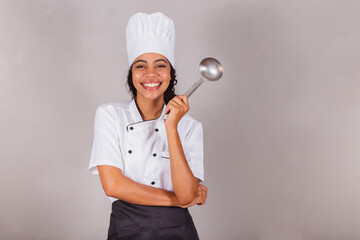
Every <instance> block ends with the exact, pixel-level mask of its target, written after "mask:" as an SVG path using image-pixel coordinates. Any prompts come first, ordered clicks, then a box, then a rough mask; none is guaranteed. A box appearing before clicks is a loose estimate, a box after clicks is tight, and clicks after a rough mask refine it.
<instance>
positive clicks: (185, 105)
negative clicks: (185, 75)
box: [165, 95, 190, 127]
mask: <svg viewBox="0 0 360 240" xmlns="http://www.w3.org/2000/svg"><path fill="white" fill-rule="evenodd" d="M189 109H190V107H189V102H188V99H187V96H186V95H180V96H175V97H174V98H173V99H171V100H170V101H169V102H168V104H167V105H166V109H165V114H168V115H169V116H170V118H169V119H168V118H166V122H167V126H168V127H170V126H171V127H173V126H177V124H178V122H179V121H180V119H181V118H182V117H183V116H184V115H185V114H186V113H187V112H188V111H189Z"/></svg>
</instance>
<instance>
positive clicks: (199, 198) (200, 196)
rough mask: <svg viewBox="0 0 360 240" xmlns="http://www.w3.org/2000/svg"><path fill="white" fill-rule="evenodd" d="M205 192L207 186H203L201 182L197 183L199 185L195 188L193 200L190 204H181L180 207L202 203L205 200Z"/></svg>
mask: <svg viewBox="0 0 360 240" xmlns="http://www.w3.org/2000/svg"><path fill="white" fill-rule="evenodd" d="M207 192H208V188H207V187H205V186H204V185H202V184H199V187H198V189H197V192H196V196H195V198H194V200H193V201H192V202H191V203H190V204H188V205H186V206H181V207H182V208H189V207H192V206H194V205H195V204H197V205H204V204H205V201H206V198H207Z"/></svg>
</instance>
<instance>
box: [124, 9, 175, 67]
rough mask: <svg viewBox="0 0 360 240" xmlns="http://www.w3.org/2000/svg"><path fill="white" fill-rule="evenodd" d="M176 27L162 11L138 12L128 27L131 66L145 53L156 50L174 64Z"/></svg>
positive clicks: (127, 36)
mask: <svg viewBox="0 0 360 240" xmlns="http://www.w3.org/2000/svg"><path fill="white" fill-rule="evenodd" d="M174 48H175V27H174V22H173V20H171V19H170V18H169V17H167V16H165V15H164V14H162V13H160V12H156V13H152V14H146V13H141V12H139V13H136V14H134V15H133V16H132V17H130V19H129V22H128V24H127V27H126V49H127V53H128V62H129V67H130V66H131V65H132V64H133V62H134V60H135V59H136V58H137V57H138V56H140V55H141V54H144V53H149V52H154V53H159V54H161V55H163V56H165V57H166V58H167V59H168V61H169V62H170V63H171V65H172V66H174V65H175V61H174Z"/></svg>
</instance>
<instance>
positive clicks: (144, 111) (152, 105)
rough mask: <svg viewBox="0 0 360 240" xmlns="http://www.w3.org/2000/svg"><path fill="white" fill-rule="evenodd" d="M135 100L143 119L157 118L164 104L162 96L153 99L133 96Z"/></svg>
mask: <svg viewBox="0 0 360 240" xmlns="http://www.w3.org/2000/svg"><path fill="white" fill-rule="evenodd" d="M135 102H136V105H137V108H138V110H139V112H140V115H141V117H142V119H143V120H144V121H147V120H152V119H156V118H159V117H160V115H161V112H162V109H163V106H164V99H163V98H159V99H154V100H148V99H146V100H145V99H142V98H135Z"/></svg>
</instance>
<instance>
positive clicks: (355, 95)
mask: <svg viewBox="0 0 360 240" xmlns="http://www.w3.org/2000/svg"><path fill="white" fill-rule="evenodd" d="M138 11H143V12H147V13H151V12H155V11H161V12H163V13H165V14H166V15H168V16H170V17H171V18H172V19H173V20H174V21H175V24H176V51H175V54H176V55H175V58H176V69H177V75H178V80H179V84H178V87H177V93H183V92H184V91H185V90H186V89H187V88H188V87H190V86H191V85H192V83H193V82H194V81H196V80H197V79H198V77H199V73H198V68H197V66H198V64H199V62H200V61H201V59H203V58H204V57H207V56H213V57H216V58H218V59H219V60H220V61H221V62H222V64H223V65H224V69H225V74H224V77H223V78H222V79H221V80H220V81H219V82H212V83H210V82H209V83H205V84H204V85H203V86H202V87H201V88H200V89H199V90H198V91H197V92H196V93H195V94H194V95H193V96H192V97H191V100H190V102H191V110H190V114H192V115H193V116H194V117H195V118H197V119H198V120H200V121H201V122H203V126H204V130H205V133H204V136H205V139H204V141H205V185H206V186H207V187H208V188H209V196H208V200H207V203H206V205H205V206H196V207H193V208H191V213H192V215H193V218H194V220H195V223H196V226H197V228H198V232H199V235H200V237H201V238H202V239H216V240H217V239H243V240H255V239H256V240H302V239H304V240H332V239H334V240H339V239H341V240H356V239H360V190H359V181H360V161H359V158H360V147H359V143H360V124H359V123H360V94H359V90H360V81H359V77H360V68H359V62H360V46H359V42H360V14H359V13H360V1H356V0H354V1H347V0H344V1H340V0H339V1H336V0H328V1H325V0H322V1H319V0H304V1H289V0H272V1H265V0H242V1H235V0H233V1H231V0H222V1H215V0H212V1H209V0H201V1H190V0H187V1H158V0H154V1H95V0H86V1H85V0H83V1H75V0H73V1H69V0H61V1H60V0H59V1H55V0H53V1H51V0H33V1H28V0H17V1H16V0H2V1H0V96H1V101H0V113H1V118H0V132H1V134H0V146H1V148H0V158H1V168H0V176H1V181H0V188H1V195H0V208H1V209H0V212H1V213H0V239H7V240H11V239H59V240H60V239H61V240H66V239H74V240H75V239H76V240H79V239H105V237H106V232H107V227H108V224H109V214H110V202H109V200H108V199H107V198H106V197H105V195H104V193H103V191H102V188H101V185H100V181H99V178H98V176H93V175H90V174H88V173H87V166H88V162H89V157H90V151H91V145H92V138H93V123H94V114H95V110H96V107H97V106H98V105H100V104H102V103H105V102H118V101H124V100H129V99H130V96H129V95H128V93H127V90H126V87H125V78H126V75H127V56H126V47H125V27H126V23H127V20H128V18H129V17H130V16H131V15H132V14H134V13H135V12H138Z"/></svg>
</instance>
